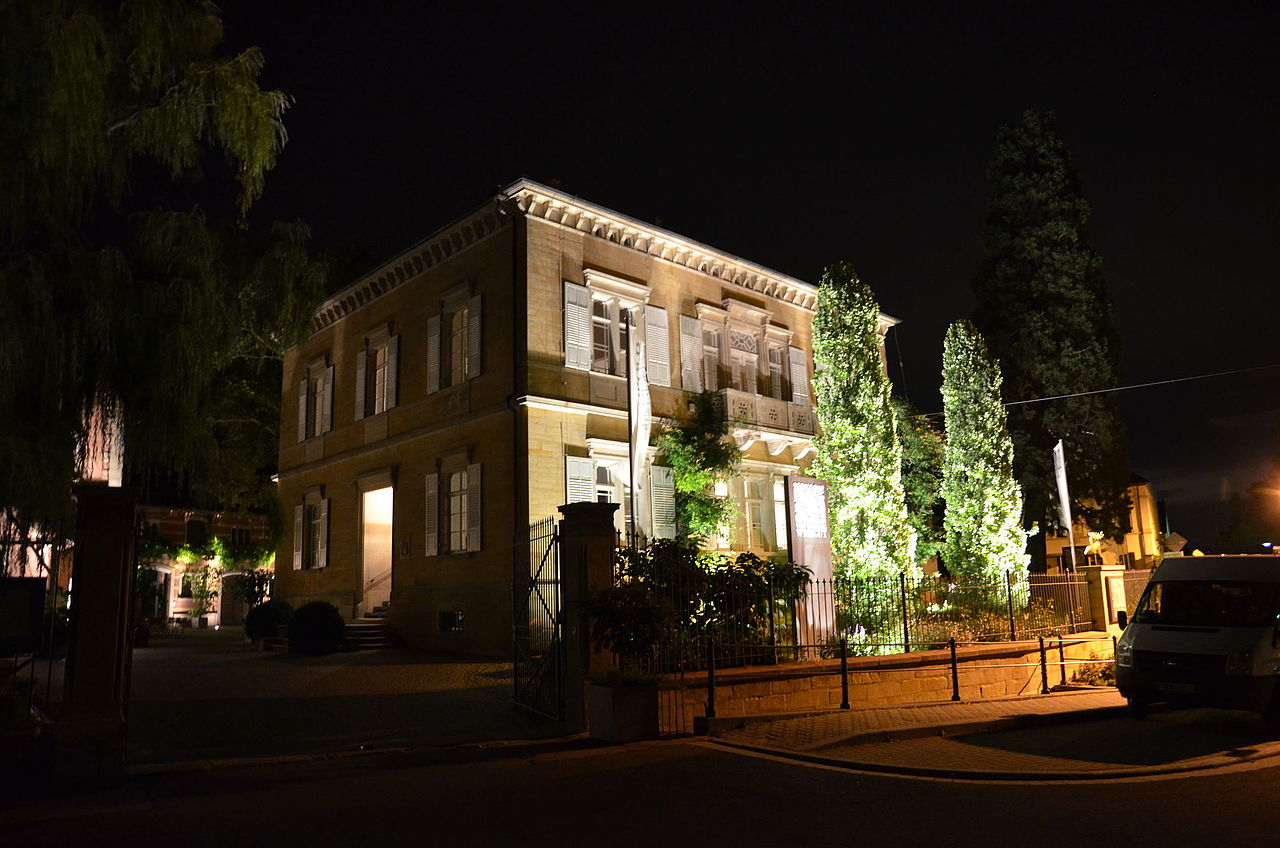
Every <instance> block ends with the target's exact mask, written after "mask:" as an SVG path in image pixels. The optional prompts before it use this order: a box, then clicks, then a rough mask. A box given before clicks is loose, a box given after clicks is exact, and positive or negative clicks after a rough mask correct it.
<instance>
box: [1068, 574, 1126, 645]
mask: <svg viewBox="0 0 1280 848" xmlns="http://www.w3.org/2000/svg"><path fill="white" fill-rule="evenodd" d="M1079 570H1080V574H1081V575H1083V576H1084V578H1085V579H1086V580H1088V581H1089V608H1090V609H1091V610H1092V611H1093V629H1094V630H1104V631H1105V630H1114V631H1117V632H1118V628H1117V626H1116V610H1122V609H1124V608H1125V597H1124V566H1123V565H1121V564H1119V563H1110V564H1107V565H1082V566H1080V569H1079Z"/></svg>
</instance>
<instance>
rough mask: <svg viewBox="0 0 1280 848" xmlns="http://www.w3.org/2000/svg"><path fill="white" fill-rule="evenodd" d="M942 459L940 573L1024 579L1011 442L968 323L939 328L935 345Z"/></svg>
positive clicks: (994, 377)
mask: <svg viewBox="0 0 1280 848" xmlns="http://www.w3.org/2000/svg"><path fill="white" fill-rule="evenodd" d="M942 408H943V414H944V415H945V416H946V427H947V441H946V448H945V450H944V453H943V462H942V497H943V499H944V500H945V501H946V514H945V518H944V519H943V524H944V527H945V528H946V548H945V550H946V553H945V557H946V564H947V569H948V570H949V571H950V572H951V573H952V575H954V576H956V577H963V578H967V579H971V580H974V581H975V582H979V583H998V582H1003V581H1004V579H1005V572H1006V571H1014V572H1016V573H1017V575H1018V576H1019V577H1021V576H1022V575H1023V574H1025V571H1026V566H1027V560H1028V557H1027V555H1026V554H1025V553H1024V551H1025V550H1026V540H1027V536H1026V533H1025V532H1024V531H1023V529H1022V490H1021V489H1020V488H1019V487H1018V481H1017V480H1015V479H1014V477H1013V443H1012V441H1010V439H1009V428H1008V426H1007V420H1006V419H1007V416H1006V413H1005V409H1004V405H1003V404H1002V403H1001V402H1000V365H999V364H998V363H997V362H996V361H995V360H994V359H993V358H992V357H991V354H990V353H989V352H988V351H987V346H986V344H985V343H984V342H983V340H982V336H981V335H979V334H978V331H977V330H976V329H974V326H973V325H972V324H970V323H969V322H968V321H957V322H956V323H954V324H952V325H951V326H950V327H949V328H948V329H947V335H946V339H945V341H944V342H943V348H942Z"/></svg>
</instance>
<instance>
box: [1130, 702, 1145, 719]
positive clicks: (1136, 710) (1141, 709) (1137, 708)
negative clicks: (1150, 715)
mask: <svg viewBox="0 0 1280 848" xmlns="http://www.w3.org/2000/svg"><path fill="white" fill-rule="evenodd" d="M1146 717H1147V702H1146V701H1142V700H1139V699H1138V698H1130V699H1129V718H1132V719H1136V720H1138V721H1142V720H1143V719H1144V718H1146Z"/></svg>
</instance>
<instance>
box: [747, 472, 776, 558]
mask: <svg viewBox="0 0 1280 848" xmlns="http://www.w3.org/2000/svg"><path fill="white" fill-rule="evenodd" d="M745 494H746V501H747V504H746V505H747V508H746V511H745V512H746V519H747V547H748V548H750V549H753V550H773V540H772V539H771V538H769V536H770V535H771V534H770V533H769V529H770V528H769V527H768V525H767V523H766V522H767V519H766V513H765V482H764V481H763V480H757V479H748V480H747V481H746V487H745Z"/></svg>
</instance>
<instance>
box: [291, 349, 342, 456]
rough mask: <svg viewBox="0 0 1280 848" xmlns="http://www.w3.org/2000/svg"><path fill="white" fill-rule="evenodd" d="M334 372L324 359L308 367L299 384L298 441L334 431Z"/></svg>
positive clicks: (319, 359)
mask: <svg viewBox="0 0 1280 848" xmlns="http://www.w3.org/2000/svg"><path fill="white" fill-rule="evenodd" d="M333 371H334V368H333V366H332V365H329V364H328V363H327V362H326V361H325V358H324V357H317V358H316V359H313V360H312V361H311V362H310V364H308V365H307V371H306V374H305V375H304V376H303V378H302V380H300V381H299V382H298V441H300V442H301V441H304V440H306V439H308V438H310V437H312V436H318V435H320V434H321V433H327V432H329V431H330V430H331V429H333Z"/></svg>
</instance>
